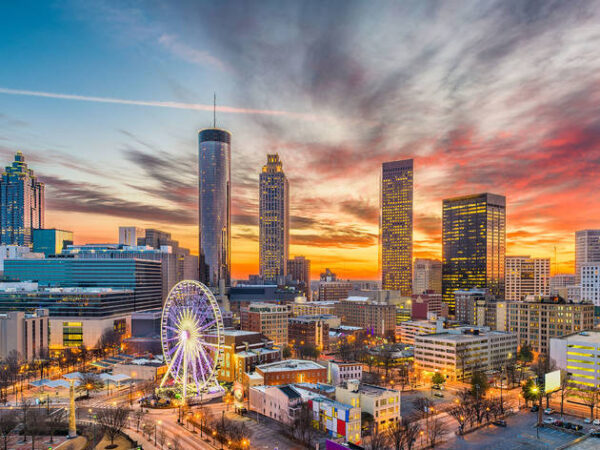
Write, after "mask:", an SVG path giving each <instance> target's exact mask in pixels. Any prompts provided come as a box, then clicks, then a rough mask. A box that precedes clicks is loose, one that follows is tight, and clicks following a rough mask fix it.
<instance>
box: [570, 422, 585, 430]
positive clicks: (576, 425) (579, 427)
mask: <svg viewBox="0 0 600 450" xmlns="http://www.w3.org/2000/svg"><path fill="white" fill-rule="evenodd" d="M571 425H572V426H571V430H575V431H579V430H581V429H582V428H583V425H579V424H578V423H573V424H571Z"/></svg>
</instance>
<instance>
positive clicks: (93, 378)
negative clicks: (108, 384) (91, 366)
mask: <svg viewBox="0 0 600 450" xmlns="http://www.w3.org/2000/svg"><path fill="white" fill-rule="evenodd" d="M102 389H104V381H102V378H100V376H99V375H97V374H95V373H84V374H81V378H80V383H79V385H78V386H77V387H76V388H75V390H76V391H77V392H80V393H81V392H85V395H86V396H87V397H89V396H90V392H98V391H101V390H102Z"/></svg>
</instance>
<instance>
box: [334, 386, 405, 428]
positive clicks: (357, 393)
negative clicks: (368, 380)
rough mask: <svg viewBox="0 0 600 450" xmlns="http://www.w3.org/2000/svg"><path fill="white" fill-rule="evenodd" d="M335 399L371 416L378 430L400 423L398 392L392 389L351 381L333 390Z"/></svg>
mask: <svg viewBox="0 0 600 450" xmlns="http://www.w3.org/2000/svg"><path fill="white" fill-rule="evenodd" d="M335 399H336V400H337V401H338V402H341V403H345V404H347V405H351V406H355V407H360V409H361V411H363V412H367V413H369V414H371V415H372V416H373V423H374V424H375V426H376V427H377V429H379V430H385V429H386V428H388V427H390V426H392V425H393V424H394V423H397V422H399V421H400V392H399V391H396V390H394V389H387V388H383V387H379V386H373V385H370V384H363V383H360V382H359V381H356V380H353V381H348V382H346V383H343V384H342V385H341V386H337V387H336V388H335Z"/></svg>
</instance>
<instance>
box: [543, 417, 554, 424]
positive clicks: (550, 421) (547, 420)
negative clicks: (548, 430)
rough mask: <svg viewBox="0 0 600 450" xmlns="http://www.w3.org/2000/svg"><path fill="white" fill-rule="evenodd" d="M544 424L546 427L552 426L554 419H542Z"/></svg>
mask: <svg viewBox="0 0 600 450" xmlns="http://www.w3.org/2000/svg"><path fill="white" fill-rule="evenodd" d="M544 423H547V424H548V425H554V419H553V418H552V417H546V418H545V419H544Z"/></svg>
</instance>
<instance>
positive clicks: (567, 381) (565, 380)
mask: <svg viewBox="0 0 600 450" xmlns="http://www.w3.org/2000/svg"><path fill="white" fill-rule="evenodd" d="M559 392H560V416H561V417H562V416H563V414H564V410H565V399H566V398H567V397H568V396H569V395H570V394H571V392H573V384H572V383H571V376H570V375H569V373H568V372H567V371H566V370H561V371H560V389H559Z"/></svg>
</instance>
